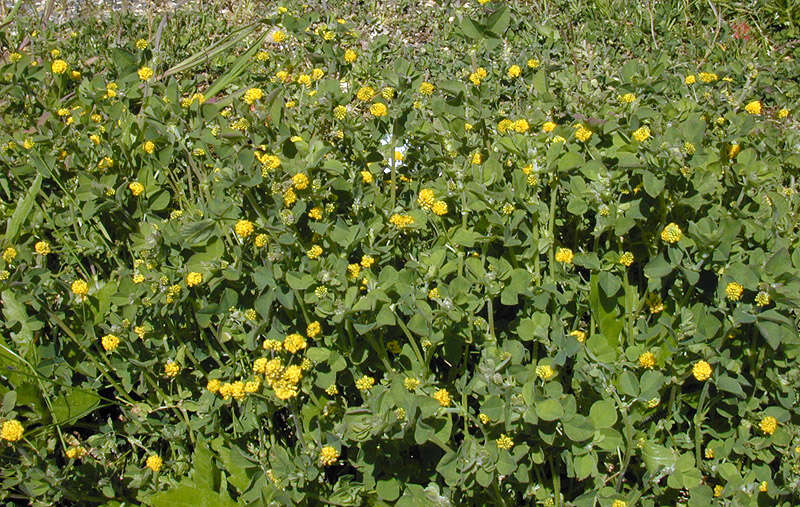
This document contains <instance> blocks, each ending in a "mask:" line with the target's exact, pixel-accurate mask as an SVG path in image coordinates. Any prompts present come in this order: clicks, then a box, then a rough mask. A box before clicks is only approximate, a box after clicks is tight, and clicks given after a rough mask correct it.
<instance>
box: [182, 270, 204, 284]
mask: <svg viewBox="0 0 800 507" xmlns="http://www.w3.org/2000/svg"><path fill="white" fill-rule="evenodd" d="M201 283H203V274H202V273H198V272H196V271H192V272H191V273H189V274H188V275H186V285H187V286H189V287H194V286H195V285H200V284H201Z"/></svg>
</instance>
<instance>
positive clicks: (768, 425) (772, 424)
mask: <svg viewBox="0 0 800 507" xmlns="http://www.w3.org/2000/svg"><path fill="white" fill-rule="evenodd" d="M758 427H759V428H761V431H763V432H764V433H765V434H766V435H772V434H773V433H775V430H776V429H778V420H777V419H775V418H774V417H772V416H771V415H768V416H766V417H764V418H763V419H761V422H760V423H758Z"/></svg>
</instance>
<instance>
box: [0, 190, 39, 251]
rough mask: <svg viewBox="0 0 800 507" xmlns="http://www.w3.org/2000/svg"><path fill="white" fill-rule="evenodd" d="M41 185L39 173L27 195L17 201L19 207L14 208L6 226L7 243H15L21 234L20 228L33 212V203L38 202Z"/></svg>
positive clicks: (5, 240)
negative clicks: (37, 196) (37, 197)
mask: <svg viewBox="0 0 800 507" xmlns="http://www.w3.org/2000/svg"><path fill="white" fill-rule="evenodd" d="M41 186H42V175H41V174H37V175H36V178H35V179H34V180H33V183H32V184H31V186H30V188H29V189H28V192H27V193H25V197H23V198H22V199H20V201H19V203H17V207H16V208H15V209H14V214H13V215H11V218H10V219H9V220H8V226H7V227H6V234H5V238H4V243H5V244H7V245H13V244H14V242H15V241H16V239H17V235H18V234H19V228H20V227H21V226H22V224H23V223H24V222H25V220H27V218H28V216H29V215H30V214H31V210H32V209H33V204H34V203H35V202H36V195H37V194H38V193H39V189H40V188H41Z"/></svg>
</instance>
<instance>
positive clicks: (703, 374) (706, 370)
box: [692, 359, 713, 382]
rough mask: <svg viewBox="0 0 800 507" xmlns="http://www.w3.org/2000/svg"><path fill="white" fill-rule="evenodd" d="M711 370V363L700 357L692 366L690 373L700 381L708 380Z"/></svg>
mask: <svg viewBox="0 0 800 507" xmlns="http://www.w3.org/2000/svg"><path fill="white" fill-rule="evenodd" d="M712 371H713V370H712V368H711V365H710V364H708V363H707V362H705V361H703V360H702V359H701V360H700V361H697V362H696V363H694V366H692V375H694V378H696V379H697V380H699V381H700V382H703V381H705V380H708V379H709V378H710V377H711V373H712Z"/></svg>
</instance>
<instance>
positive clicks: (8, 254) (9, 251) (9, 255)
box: [3, 246, 17, 263]
mask: <svg viewBox="0 0 800 507" xmlns="http://www.w3.org/2000/svg"><path fill="white" fill-rule="evenodd" d="M16 257H17V249H16V248H14V247H13V246H10V247H8V248H6V249H5V250H3V260H4V261H5V262H6V263H10V262H11V261H13V260H14V259H15V258H16Z"/></svg>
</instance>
